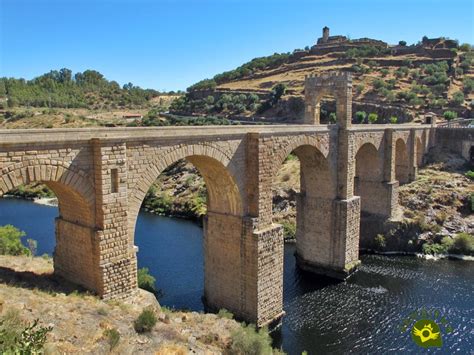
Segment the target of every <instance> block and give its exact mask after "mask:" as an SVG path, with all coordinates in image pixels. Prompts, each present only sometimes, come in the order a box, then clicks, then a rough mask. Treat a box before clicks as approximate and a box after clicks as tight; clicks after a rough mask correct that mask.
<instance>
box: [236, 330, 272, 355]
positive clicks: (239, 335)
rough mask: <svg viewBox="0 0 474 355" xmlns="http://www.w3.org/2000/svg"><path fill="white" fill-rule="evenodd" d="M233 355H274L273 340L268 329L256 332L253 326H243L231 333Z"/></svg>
mask: <svg viewBox="0 0 474 355" xmlns="http://www.w3.org/2000/svg"><path fill="white" fill-rule="evenodd" d="M231 338H232V345H231V346H230V353H231V354H239V355H240V354H245V355H262V354H272V353H273V349H272V347H271V338H270V335H269V334H268V330H267V329H266V328H262V329H260V330H258V331H257V330H256V329H255V327H254V326H253V325H251V324H249V325H245V324H244V325H242V326H241V327H239V328H237V329H236V330H234V331H233V332H232V333H231Z"/></svg>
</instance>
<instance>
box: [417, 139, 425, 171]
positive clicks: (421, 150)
mask: <svg viewBox="0 0 474 355" xmlns="http://www.w3.org/2000/svg"><path fill="white" fill-rule="evenodd" d="M424 155H425V146H424V144H423V141H422V137H419V136H418V137H416V166H418V167H420V166H422V165H423V156H424Z"/></svg>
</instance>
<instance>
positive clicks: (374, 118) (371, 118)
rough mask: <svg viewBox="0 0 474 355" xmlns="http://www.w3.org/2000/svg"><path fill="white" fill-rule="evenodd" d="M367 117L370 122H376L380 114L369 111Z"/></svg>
mask: <svg viewBox="0 0 474 355" xmlns="http://www.w3.org/2000/svg"><path fill="white" fill-rule="evenodd" d="M367 119H368V120H369V123H375V122H377V120H378V119H379V116H378V115H377V114H376V113H369V116H368V117H367Z"/></svg>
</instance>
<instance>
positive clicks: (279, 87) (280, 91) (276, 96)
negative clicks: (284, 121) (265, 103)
mask: <svg viewBox="0 0 474 355" xmlns="http://www.w3.org/2000/svg"><path fill="white" fill-rule="evenodd" d="M285 91H286V85H285V84H283V83H279V84H276V85H275V87H274V88H273V90H272V103H273V104H276V103H277V102H278V101H279V100H280V99H281V97H282V96H283V95H284V94H285Z"/></svg>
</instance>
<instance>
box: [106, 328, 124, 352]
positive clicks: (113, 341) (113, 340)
mask: <svg viewBox="0 0 474 355" xmlns="http://www.w3.org/2000/svg"><path fill="white" fill-rule="evenodd" d="M104 336H105V337H106V338H107V342H108V343H109V345H110V350H112V349H114V348H115V347H116V346H117V345H118V343H119V342H120V333H119V332H118V330H117V329H115V328H112V329H106V330H105V331H104Z"/></svg>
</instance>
